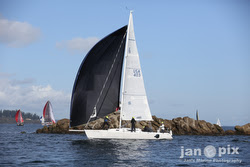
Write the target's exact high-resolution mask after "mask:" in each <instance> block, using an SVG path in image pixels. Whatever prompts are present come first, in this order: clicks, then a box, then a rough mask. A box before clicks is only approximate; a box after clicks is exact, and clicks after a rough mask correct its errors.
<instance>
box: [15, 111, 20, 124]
mask: <svg viewBox="0 0 250 167" xmlns="http://www.w3.org/2000/svg"><path fill="white" fill-rule="evenodd" d="M19 112H20V110H18V111H17V112H16V116H15V118H16V122H18V115H19Z"/></svg>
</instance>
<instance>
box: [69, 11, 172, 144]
mask: <svg viewBox="0 0 250 167" xmlns="http://www.w3.org/2000/svg"><path fill="white" fill-rule="evenodd" d="M117 108H118V109H119V110H120V123H119V128H117V129H108V130H89V129H85V134H86V136H87V137H88V138H89V139H97V138H98V139H172V131H170V132H168V133H160V131H159V130H158V131H157V132H143V131H142V130H141V129H136V131H135V132H131V131H130V129H128V128H124V127H123V125H122V120H131V119H132V117H134V118H135V120H136V121H152V115H151V112H150V108H149V104H148V100H147V95H146V90H145V87H144V81H143V76H142V70H141V65H140V60H139V54H138V51H137V46H136V40H135V33H134V26H133V16H132V11H131V12H130V16H129V23H128V25H126V26H124V27H122V28H120V29H118V30H116V31H115V32H113V33H111V34H110V35H108V36H106V37H105V38H103V39H102V40H101V41H99V42H98V43H97V44H96V45H95V46H94V47H93V48H92V49H91V50H90V51H89V53H88V54H87V55H86V56H85V58H84V60H83V61H82V63H81V66H80V68H79V70H78V73H77V75H76V79H75V83H74V86H73V90H72V97H71V107H70V126H71V127H73V126H78V125H81V124H86V123H87V124H88V122H90V121H91V120H93V119H97V118H100V117H104V116H106V115H108V114H110V113H112V112H114V111H116V109H117Z"/></svg>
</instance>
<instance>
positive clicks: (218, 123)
mask: <svg viewBox="0 0 250 167" xmlns="http://www.w3.org/2000/svg"><path fill="white" fill-rule="evenodd" d="M216 125H218V126H220V127H221V123H220V119H219V118H218V120H217V123H216Z"/></svg>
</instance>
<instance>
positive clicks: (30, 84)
mask: <svg viewBox="0 0 250 167" xmlns="http://www.w3.org/2000/svg"><path fill="white" fill-rule="evenodd" d="M34 83H35V82H34V79H24V80H21V81H18V80H15V79H10V77H0V109H21V110H22V111H24V112H30V113H36V114H37V115H41V114H42V110H43V107H44V105H45V103H46V101H47V100H50V101H51V103H52V106H53V111H54V114H55V118H56V119H58V118H60V119H61V118H65V117H66V118H68V117H69V105H70V97H71V95H70V94H69V93H65V92H64V91H61V90H55V89H53V88H52V87H51V85H46V86H42V85H35V84H34Z"/></svg>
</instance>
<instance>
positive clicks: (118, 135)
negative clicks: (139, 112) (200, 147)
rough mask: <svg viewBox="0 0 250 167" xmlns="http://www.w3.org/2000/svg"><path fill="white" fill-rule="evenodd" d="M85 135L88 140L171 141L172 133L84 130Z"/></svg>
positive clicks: (137, 130) (123, 129) (138, 130)
mask: <svg viewBox="0 0 250 167" xmlns="http://www.w3.org/2000/svg"><path fill="white" fill-rule="evenodd" d="M85 134H86V136H87V137H88V138H89V139H147V140H148V139H151V140H158V139H165V140H166V139H173V137H172V132H170V133H158V132H142V131H141V130H140V129H136V132H131V131H130V130H129V129H127V128H122V129H108V130H85Z"/></svg>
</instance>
